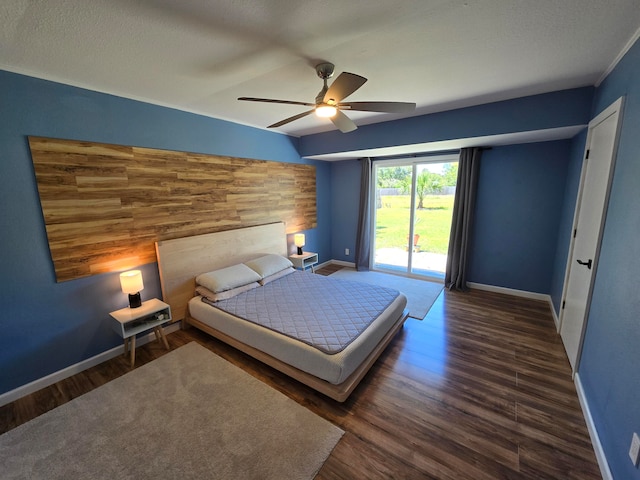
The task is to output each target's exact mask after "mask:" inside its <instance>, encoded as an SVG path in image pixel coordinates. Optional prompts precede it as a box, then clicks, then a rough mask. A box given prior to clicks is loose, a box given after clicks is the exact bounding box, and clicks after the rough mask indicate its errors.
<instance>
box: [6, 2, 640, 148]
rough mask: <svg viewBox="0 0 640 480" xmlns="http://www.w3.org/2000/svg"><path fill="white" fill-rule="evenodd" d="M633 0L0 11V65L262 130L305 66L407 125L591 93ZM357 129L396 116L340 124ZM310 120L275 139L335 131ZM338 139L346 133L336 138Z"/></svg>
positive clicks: (291, 95) (633, 31) (635, 11)
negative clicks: (383, 104)
mask: <svg viewBox="0 0 640 480" xmlns="http://www.w3.org/2000/svg"><path fill="white" fill-rule="evenodd" d="M638 7H639V5H638V0H607V1H603V0H561V1H559V0H536V1H527V0H510V1H505V0H466V1H445V0H402V1H389V0H359V1H353V0H352V1H344V0H326V1H319V0H315V1H309V0H271V1H254V0H182V1H176V0H136V1H130V0H40V1H38V0H2V2H1V5H0V68H2V69H5V70H9V71H13V72H18V73H24V74H27V75H32V76H35V77H40V78H45V79H50V80H54V81H58V82H62V83H66V84H70V85H76V86H80V87H84V88H89V89H92V90H96V91H100V92H107V93H112V94H115V95H120V96H124V97H128V98H134V99H139V100H143V101H148V102H151V103H155V104H159V105H166V106H170V107H174V108H178V109H181V110H187V111H191V112H196V113H200V114H204V115H208V116H211V117H216V118H221V119H225V120H231V121H234V122H238V123H242V124H247V125H252V126H256V127H260V128H264V127H265V126H267V125H269V124H271V123H274V122H277V121H279V120H282V119H284V118H286V117H289V116H291V115H295V114H297V113H301V112H302V111H304V110H305V108H306V107H297V106H290V105H274V104H261V103H249V102H239V101H237V100H236V99H237V97H239V96H253V97H267V98H278V99H290V100H297V101H303V102H313V101H314V98H315V96H316V94H317V93H318V91H319V90H320V88H321V87H322V82H321V80H320V79H319V78H318V77H317V76H316V74H315V71H314V65H315V64H317V63H319V62H320V61H330V62H332V63H334V64H335V65H336V76H337V74H339V73H340V72H342V71H348V72H353V73H357V74H359V75H362V76H364V77H367V78H368V79H369V81H368V82H367V83H366V84H365V85H364V86H363V87H362V88H360V89H359V90H358V91H357V92H356V93H354V94H353V95H352V96H350V97H349V99H348V100H349V101H405V102H416V103H417V105H418V108H417V110H416V112H415V113H412V115H415V114H422V113H430V112H435V111H441V110H446V109H451V108H457V107H463V106H470V105H477V104H481V103H486V102H491V101H498V100H505V99H509V98H514V97H519V96H523V95H530V94H538V93H545V92H549V91H553V90H560V89H566V88H573V87H580V86H586V85H594V84H596V83H597V82H598V81H599V80H600V79H601V78H602V76H603V75H604V74H605V73H606V72H607V69H608V68H610V66H611V65H612V64H613V63H614V61H615V60H616V57H617V56H618V55H619V54H620V53H621V52H622V51H623V50H624V49H625V47H626V46H628V44H629V42H630V41H631V40H632V39H634V38H637V34H638V27H639V26H640V8H638ZM349 116H350V117H351V118H352V119H353V120H354V121H355V122H356V123H357V124H359V125H363V124H366V123H372V122H379V121H386V120H391V119H394V118H398V117H397V116H395V115H392V114H365V113H355V112H352V113H349ZM333 129H335V127H334V126H333V124H331V123H330V122H329V121H328V120H324V119H319V118H316V117H315V116H309V117H306V118H304V119H302V120H298V121H296V122H293V123H291V124H288V125H285V126H283V127H281V128H279V129H278V131H280V132H283V133H287V134H291V135H296V136H301V135H306V134H310V133H316V132H321V131H327V130H333ZM347 135H348V134H347Z"/></svg>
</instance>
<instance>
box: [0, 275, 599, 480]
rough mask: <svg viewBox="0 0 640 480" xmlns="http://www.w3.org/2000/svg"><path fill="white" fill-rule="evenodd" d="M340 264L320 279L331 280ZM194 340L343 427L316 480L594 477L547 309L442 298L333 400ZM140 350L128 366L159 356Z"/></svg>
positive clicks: (109, 368) (10, 423)
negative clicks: (344, 396) (340, 399)
mask: <svg viewBox="0 0 640 480" xmlns="http://www.w3.org/2000/svg"><path fill="white" fill-rule="evenodd" d="M339 268H340V267H339V266H335V265H332V266H330V267H329V268H322V269H320V270H319V271H318V273H321V274H330V273H332V272H334V271H336V270H337V269H339ZM168 339H169V342H170V345H171V348H173V349H175V348H177V347H179V346H181V345H184V344H186V343H188V342H190V341H196V342H198V343H200V344H201V345H203V346H205V347H206V348H208V349H210V350H211V351H213V352H215V353H217V354H218V355H220V356H221V357H222V358H224V359H226V360H227V361H229V362H231V363H233V364H234V365H237V366H238V367H239V368H242V369H243V370H245V371H246V372H248V373H249V374H251V375H253V376H255V377H256V378H258V379H260V380H261V381H262V382H264V383H266V384H268V385H270V386H271V387H273V388H275V389H276V390H278V391H280V392H282V393H284V394H285V395H287V396H289V397H290V398H292V399H293V400H294V401H296V402H298V403H299V404H301V405H303V406H305V407H306V408H308V409H309V410H311V411H313V412H315V413H316V414H318V415H320V416H322V417H323V418H325V419H327V420H328V421H330V422H332V423H334V424H335V425H337V426H339V427H340V428H342V429H343V430H345V432H346V433H345V435H344V437H343V438H342V440H340V442H339V443H338V445H337V446H336V448H335V449H334V450H333V452H332V453H331V455H330V456H329V458H328V460H327V461H326V462H325V464H324V466H323V467H322V469H321V470H320V472H319V473H318V475H317V477H316V478H317V479H320V480H326V479H354V478H367V479H387V478H402V479H437V480H443V479H451V480H465V479H474V480H477V479H487V480H489V479H496V478H504V479H516V480H517V479H521V480H533V479H563V480H564V479H581V480H592V479H600V478H601V476H600V471H599V468H598V465H597V462H596V459H595V455H594V453H593V448H592V445H591V441H590V438H589V434H588V432H587V429H586V425H585V421H584V417H583V415H582V412H581V409H580V404H579V402H578V398H577V395H576V390H575V385H574V384H573V380H572V378H571V370H570V367H569V363H568V361H567V358H566V355H565V353H564V350H563V347H562V343H561V341H560V338H559V336H558V334H557V332H556V329H555V325H554V323H553V319H552V317H551V314H550V312H549V307H548V305H547V304H546V303H545V302H541V301H537V300H530V299H523V298H517V297H512V296H507V295H502V294H497V293H493V292H485V291H479V290H472V291H471V292H468V293H458V292H449V291H446V290H445V291H443V292H442V293H441V295H440V296H439V297H438V299H437V300H436V302H435V304H434V305H433V307H432V308H431V310H430V311H429V313H428V315H427V317H426V318H425V319H424V320H422V321H419V320H413V319H409V320H408V321H407V322H406V323H405V327H404V328H403V329H402V330H401V331H400V332H399V334H398V335H397V336H396V338H395V339H394V340H393V341H392V342H391V344H390V345H389V347H388V348H387V350H386V351H385V352H384V353H383V354H382V355H381V356H380V358H379V359H378V361H377V362H376V363H375V364H374V366H373V367H372V369H371V370H370V371H369V373H368V374H367V375H366V376H365V377H364V379H363V381H362V383H361V384H360V385H359V386H358V388H356V390H355V391H354V392H353V394H352V395H351V397H350V398H349V399H348V400H347V401H346V402H344V403H337V402H334V401H333V400H331V399H329V398H327V397H324V396H323V395H321V394H318V393H316V392H314V391H313V390H311V389H310V388H308V387H306V386H304V385H302V384H300V383H298V382H296V381H294V380H291V379H290V378H288V377H286V376H285V375H283V374H282V373H280V372H277V371H275V370H273V369H271V368H270V367H267V366H266V365H264V364H261V363H259V362H257V361H255V360H253V359H252V358H250V357H248V356H247V355H245V354H243V353H242V352H239V351H237V350H235V349H233V348H231V347H229V346H227V345H225V344H223V343H222V342H220V341H219V340H217V339H214V338H212V337H210V336H208V335H206V334H204V333H202V332H200V331H198V330H196V329H194V328H190V329H187V330H181V331H177V332H174V333H172V334H171V335H169V336H168ZM165 353H166V350H165V349H164V346H162V345H160V344H158V343H157V342H152V343H149V344H147V345H144V346H142V347H140V348H139V349H138V351H137V354H136V368H137V367H139V366H140V365H143V364H145V363H147V362H151V361H153V360H154V359H156V358H158V357H160V356H162V355H164V354H165ZM128 371H130V367H129V363H128V360H127V358H125V357H124V356H119V357H117V358H114V359H112V360H109V361H107V362H104V363H103V364H100V365H97V366H96V367H93V368H91V369H88V370H85V371H84V372H81V373H79V374H77V375H74V376H73V377H70V378H69V379H66V380H63V381H61V382H58V383H57V384H54V385H52V386H50V387H47V388H45V389H43V390H41V391H38V392H35V393H33V394H32V395H29V396H27V397H24V398H21V399H19V400H17V401H15V402H13V403H11V404H9V405H5V406H3V407H0V432H5V431H8V430H10V429H12V428H15V427H16V426H17V425H20V424H22V423H24V422H26V421H28V420H30V419H31V418H34V417H36V416H38V415H41V414H42V413H44V412H46V411H48V410H50V409H52V408H55V407H56V406H58V405H61V404H63V403H65V402H67V401H69V400H70V399H72V398H75V397H77V396H79V395H82V394H83V393H86V392H87V391H90V390H92V389H94V388H97V387H99V386H100V385H104V384H105V383H107V382H108V381H110V380H112V379H114V378H117V377H119V376H121V375H123V374H125V373H127V372H128Z"/></svg>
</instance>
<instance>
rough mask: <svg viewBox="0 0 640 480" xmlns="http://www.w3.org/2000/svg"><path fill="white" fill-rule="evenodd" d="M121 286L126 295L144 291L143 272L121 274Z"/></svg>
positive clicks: (131, 271)
mask: <svg viewBox="0 0 640 480" xmlns="http://www.w3.org/2000/svg"><path fill="white" fill-rule="evenodd" d="M120 286H121V287H122V291H123V292H124V293H128V294H129V295H133V294H136V293H138V292H139V291H140V290H142V289H144V284H143V283H142V272H141V271H140V270H129V271H128V272H122V273H121V274H120Z"/></svg>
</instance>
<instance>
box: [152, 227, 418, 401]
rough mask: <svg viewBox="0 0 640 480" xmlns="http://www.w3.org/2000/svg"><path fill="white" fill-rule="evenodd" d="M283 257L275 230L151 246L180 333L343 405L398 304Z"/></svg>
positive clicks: (387, 294) (394, 326) (282, 241)
mask: <svg viewBox="0 0 640 480" xmlns="http://www.w3.org/2000/svg"><path fill="white" fill-rule="evenodd" d="M287 250H288V248H287V240H286V234H285V226H284V224H283V223H273V224H268V225H260V226H256V227H247V228H240V229H234V230H227V231H223V232H217V233H212V234H205V235H197V236H193V237H186V238H181V239H174V240H167V241H161V242H157V243H156V252H157V256H158V268H159V272H160V281H161V286H162V293H163V298H164V301H165V302H167V303H168V304H169V305H170V306H171V310H172V316H173V318H174V319H176V320H182V321H183V324H184V325H185V326H186V325H190V326H194V327H196V328H199V329H200V330H203V331H205V332H207V333H208V334H210V335H212V336H214V337H216V338H218V339H220V340H222V341H224V342H225V343H228V344H229V345H231V346H233V347H235V348H237V349H239V350H241V351H243V352H245V353H247V354H249V355H251V356H253V357H254V358H256V359H258V360H260V361H262V362H264V363H266V364H267V365H270V366H271V367H273V368H275V369H277V370H279V371H281V372H283V373H285V374H286V375H288V376H290V377H292V378H294V379H296V380H298V381H300V382H302V383H304V384H306V385H308V386H309V387H311V388H313V389H315V390H317V391H319V392H320V393H322V394H324V395H327V396H328V397H330V398H333V399H334V400H337V401H339V402H343V401H344V400H346V399H347V398H348V397H349V395H350V394H351V392H353V390H354V389H355V388H356V386H357V385H358V383H359V382H360V380H361V379H362V378H363V377H364V375H365V374H366V373H367V371H368V370H369V369H370V367H371V366H372V365H373V363H374V362H375V361H376V359H377V358H378V357H379V356H380V354H381V353H382V352H383V350H384V349H385V347H386V346H387V345H388V344H389V342H390V341H391V340H392V339H393V337H394V336H395V334H396V333H397V332H398V331H399V330H400V329H401V328H402V325H403V324H404V321H405V319H406V316H407V314H406V310H405V307H406V297H404V295H402V294H401V293H399V292H397V291H393V290H391V289H387V288H384V287H375V286H372V285H367V284H360V283H357V282H345V281H344V280H336V279H332V278H330V277H324V276H321V275H314V274H312V273H308V272H305V273H303V272H299V271H294V270H293V268H292V267H290V266H289V267H288V268H287V267H285V265H284V264H285V263H286V262H288V259H287V253H288V252H287ZM274 261H275V263H277V264H278V269H276V268H274V267H273V266H274ZM265 262H267V263H265ZM281 263H282V264H283V265H280V264H281ZM276 270H277V272H276ZM250 271H251V272H250ZM231 272H233V273H231ZM274 272H275V273H274ZM251 273H253V274H254V275H256V274H257V276H256V277H255V279H254V278H252V277H251ZM223 274H224V275H223ZM245 276H247V278H244V277H245ZM241 277H243V278H241ZM196 279H197V280H198V281H197V282H196ZM254 281H255V284H254ZM207 282H209V283H207ZM233 282H235V283H233ZM236 284H238V285H239V286H238V285H236ZM204 285H206V287H205V286H204ZM236 289H237V290H238V291H236ZM196 290H197V293H196ZM214 291H215V292H220V293H212V292H214ZM230 292H231V294H230ZM207 297H210V298H209V299H207ZM320 330H322V331H320Z"/></svg>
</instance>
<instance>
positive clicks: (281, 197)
mask: <svg viewBox="0 0 640 480" xmlns="http://www.w3.org/2000/svg"><path fill="white" fill-rule="evenodd" d="M29 145H30V148H31V156H32V159H33V165H34V169H35V174H36V180H37V182H38V191H39V193H40V203H41V205H42V212H43V215H44V220H45V224H46V229H47V237H48V239H49V248H50V250H51V257H52V260H53V264H54V268H55V272H56V278H57V281H58V282H62V281H66V280H72V279H75V278H80V277H86V276H89V275H94V274H97V273H104V272H110V271H116V270H123V269H127V268H132V267H134V266H138V265H143V264H146V263H152V262H155V261H156V254H155V242H156V241H160V240H169V239H172V238H180V237H187V236H191V235H199V234H203V233H211V232H217V231H222V230H229V229H232V228H238V227H248V226H253V225H260V224H265V223H270V222H278V221H283V222H285V224H286V231H287V233H293V232H298V231H300V230H306V229H310V228H315V227H316V226H317V219H316V170H315V167H314V166H312V165H302V164H293V163H282V162H275V161H266V160H251V159H243V158H234V157H223V156H217V155H203V154H196V153H186V152H175V151H168V150H155V149H150V148H139V147H127V146H120V145H108V144H99V143H88V142H79V141H73V140H58V139H50V138H41V137H29Z"/></svg>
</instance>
